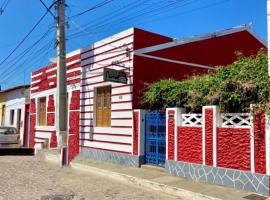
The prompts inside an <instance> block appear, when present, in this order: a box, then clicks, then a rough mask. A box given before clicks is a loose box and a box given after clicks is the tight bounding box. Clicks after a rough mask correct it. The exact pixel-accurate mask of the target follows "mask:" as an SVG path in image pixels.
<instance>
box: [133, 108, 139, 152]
mask: <svg viewBox="0 0 270 200" xmlns="http://www.w3.org/2000/svg"><path fill="white" fill-rule="evenodd" d="M133 123H134V128H133V155H138V151H139V150H138V140H139V135H138V134H139V112H134V113H133Z"/></svg>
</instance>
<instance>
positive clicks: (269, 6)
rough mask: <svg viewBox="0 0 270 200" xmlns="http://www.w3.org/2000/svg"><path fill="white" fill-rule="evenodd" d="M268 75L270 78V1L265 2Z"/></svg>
mask: <svg viewBox="0 0 270 200" xmlns="http://www.w3.org/2000/svg"><path fill="white" fill-rule="evenodd" d="M267 37H268V75H269V76H270V49H269V47H270V0H267Z"/></svg>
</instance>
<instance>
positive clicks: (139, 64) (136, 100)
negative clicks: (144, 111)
mask: <svg viewBox="0 0 270 200" xmlns="http://www.w3.org/2000/svg"><path fill="white" fill-rule="evenodd" d="M146 72H147V73H146ZM203 72H204V73H206V72H207V70H203V69H198V68H191V67H189V66H184V65H177V64H172V63H168V62H164V61H159V60H154V59H149V58H144V57H140V56H136V55H135V56H134V72H133V73H134V75H133V77H134V81H133V106H134V109H140V108H147V106H145V105H142V97H143V91H145V88H146V86H145V84H146V83H153V82H158V81H159V80H161V79H166V78H172V79H176V80H182V79H184V78H186V77H187V76H192V75H194V74H198V73H203Z"/></svg>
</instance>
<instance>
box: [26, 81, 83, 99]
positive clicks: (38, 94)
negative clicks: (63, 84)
mask: <svg viewBox="0 0 270 200" xmlns="http://www.w3.org/2000/svg"><path fill="white" fill-rule="evenodd" d="M37 89H38V88H37ZM74 90H80V83H76V84H74V85H68V86H67V91H74ZM51 94H53V95H55V94H56V88H53V89H48V90H44V91H41V92H36V93H31V96H30V98H31V99H32V98H39V97H43V96H48V95H51Z"/></svg>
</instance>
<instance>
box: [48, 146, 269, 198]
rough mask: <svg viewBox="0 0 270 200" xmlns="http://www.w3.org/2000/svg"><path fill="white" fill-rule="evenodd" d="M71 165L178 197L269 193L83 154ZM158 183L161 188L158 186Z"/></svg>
mask: <svg viewBox="0 0 270 200" xmlns="http://www.w3.org/2000/svg"><path fill="white" fill-rule="evenodd" d="M45 155H49V156H52V152H51V151H49V152H47V153H46V154H45ZM51 158H52V157H51ZM55 158H56V157H55ZM49 160H50V159H49ZM51 160H53V159H51ZM71 168H74V169H77V170H79V171H84V172H87V171H88V172H89V173H90V174H99V175H105V176H107V177H110V178H113V179H115V180H119V181H123V182H126V183H130V184H133V185H135V186H141V187H142V188H144V189H145V188H149V189H153V190H157V191H161V192H162V193H163V194H164V193H168V194H174V195H175V196H179V197H181V198H183V199H224V200H247V199H250V200H253V199H254V200H255V199H256V200H264V199H267V197H266V196H261V195H259V194H255V193H251V192H247V191H243V190H237V189H233V188H228V187H224V186H219V185H214V184H207V183H201V182H197V181H192V180H188V179H185V178H181V177H174V176H170V175H168V174H167V173H165V172H164V171H162V170H153V169H149V168H148V167H147V168H146V167H143V168H132V167H126V166H122V165H117V164H111V163H106V162H101V161H97V160H91V159H89V158H84V157H81V156H78V157H77V158H76V159H75V160H74V161H73V162H72V164H71ZM90 174H89V175H90ZM153 185H154V186H153ZM156 185H157V186H158V187H156ZM164 188H165V189H164ZM178 190H179V191H178Z"/></svg>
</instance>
